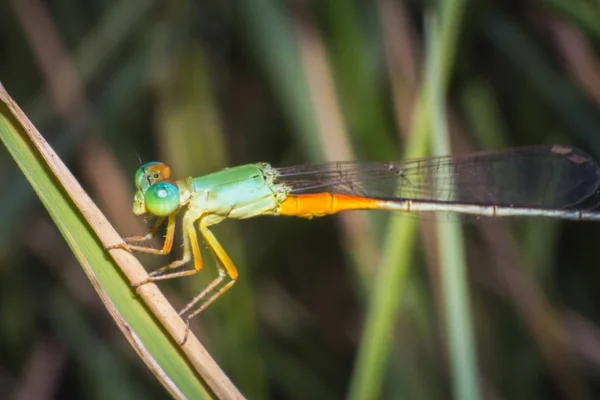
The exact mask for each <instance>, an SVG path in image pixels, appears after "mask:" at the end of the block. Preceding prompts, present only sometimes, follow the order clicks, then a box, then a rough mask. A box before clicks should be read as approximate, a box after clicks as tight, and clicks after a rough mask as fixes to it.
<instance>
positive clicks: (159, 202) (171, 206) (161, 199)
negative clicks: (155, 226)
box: [144, 182, 179, 217]
mask: <svg viewBox="0 0 600 400" xmlns="http://www.w3.org/2000/svg"><path fill="white" fill-rule="evenodd" d="M144 203H145V205H146V209H147V210H148V211H149V212H150V213H152V214H153V215H156V216H157V217H166V216H168V215H171V214H173V213H174V212H175V210H177V208H178V207H179V189H178V188H177V186H175V185H173V184H172V183H169V182H159V183H155V184H154V185H152V186H150V187H149V188H148V190H146V193H145V195H144Z"/></svg>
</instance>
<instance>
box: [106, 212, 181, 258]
mask: <svg viewBox="0 0 600 400" xmlns="http://www.w3.org/2000/svg"><path fill="white" fill-rule="evenodd" d="M176 215H177V211H176V212H174V213H173V214H171V215H169V217H168V219H167V232H166V234H165V242H164V243H163V246H162V248H161V249H154V248H152V247H144V246H137V245H133V244H129V243H119V244H116V245H112V246H108V247H107V248H106V249H107V250H113V249H123V250H127V251H131V250H135V251H139V252H141V253H150V254H160V255H164V254H169V253H170V252H171V249H172V248H173V237H174V236H175V216H176ZM164 220H165V217H160V218H158V219H157V220H156V222H155V223H154V225H152V228H151V229H150V232H148V234H147V235H146V236H130V237H127V238H125V241H126V242H144V241H146V240H150V239H152V238H153V237H154V235H156V232H158V229H159V228H160V226H161V225H162V223H163V222H164Z"/></svg>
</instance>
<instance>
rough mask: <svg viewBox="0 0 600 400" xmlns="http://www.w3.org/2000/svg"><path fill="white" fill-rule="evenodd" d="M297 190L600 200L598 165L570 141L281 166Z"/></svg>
mask: <svg viewBox="0 0 600 400" xmlns="http://www.w3.org/2000/svg"><path fill="white" fill-rule="evenodd" d="M276 171H277V174H278V178H277V181H278V182H279V183H284V184H286V185H288V186H289V187H290V188H291V192H292V193H294V194H300V193H320V192H332V193H343V194H350V195H357V196H364V197H377V198H394V199H411V200H421V201H432V202H441V203H469V204H485V205H498V206H512V207H540V208H558V209H561V208H570V207H573V206H576V205H578V206H580V207H581V206H582V203H586V202H590V204H589V205H587V204H586V206H587V207H590V208H591V207H596V206H597V205H598V204H597V203H598V198H597V196H596V195H597V192H598V189H599V187H600V166H599V165H598V163H597V162H596V161H595V160H594V159H593V158H591V157H590V156H588V155H587V154H586V153H584V152H583V151H581V150H578V149H576V148H573V147H569V146H535V147H521V148H514V149H509V150H502V151H493V152H480V153H473V154H467V155H458V156H456V155H455V156H446V157H433V158H424V159H416V160H408V161H399V162H391V163H357V162H332V163H326V164H321V165H302V166H296V167H287V168H277V169H276Z"/></svg>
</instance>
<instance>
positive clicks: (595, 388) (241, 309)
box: [0, 0, 600, 399]
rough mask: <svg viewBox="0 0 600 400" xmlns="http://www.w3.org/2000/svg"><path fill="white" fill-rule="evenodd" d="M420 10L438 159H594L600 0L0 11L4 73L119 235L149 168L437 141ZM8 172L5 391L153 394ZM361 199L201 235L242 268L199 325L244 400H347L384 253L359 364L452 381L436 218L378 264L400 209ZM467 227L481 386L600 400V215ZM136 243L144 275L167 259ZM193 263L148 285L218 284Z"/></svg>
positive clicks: (1, 384) (339, 156) (485, 391)
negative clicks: (313, 214)
mask: <svg viewBox="0 0 600 400" xmlns="http://www.w3.org/2000/svg"><path fill="white" fill-rule="evenodd" d="M432 13H435V15H436V18H437V21H439V23H440V27H441V28H440V31H439V35H438V36H435V37H434V38H433V39H434V42H435V44H434V46H433V51H434V52H436V54H437V56H438V58H439V62H440V63H441V69H442V70H441V71H440V73H441V75H442V78H441V81H440V82H438V83H439V86H441V87H442V90H447V96H446V99H447V103H446V104H447V110H446V112H447V118H448V126H449V131H450V137H451V142H452V149H453V151H454V152H468V151H473V150H477V149H498V148H505V147H511V146H519V145H529V144H548V143H564V144H573V145H576V146H578V147H581V148H582V149H584V150H585V151H587V152H588V153H590V154H591V155H593V156H594V157H596V158H598V159H600V112H599V108H598V105H599V104H600V59H599V57H598V54H599V49H600V24H599V23H598V21H600V5H599V4H598V2H595V1H592V0H572V1H560V0H546V1H493V0H488V1H470V2H469V1H439V2H424V1H418V0H405V1H399V0H398V1H391V0H374V1H358V0H352V1H346V2H339V1H334V0H322V1H303V0H296V1H276V0H255V1H253V0H238V1H217V0H202V1H195V2H185V1H174V2H156V1H153V0H123V1H115V0H113V1H106V0H104V1H89V2H79V1H73V0H67V1H60V2H59V1H54V2H52V1H51V2H43V1H41V0H23V1H20V0H14V1H10V2H8V1H3V2H1V3H0V82H2V84H3V85H4V86H5V87H6V89H7V90H8V92H9V93H10V94H11V95H12V96H13V98H14V99H15V100H16V101H17V102H18V103H19V104H20V106H21V107H22V108H23V109H24V110H25V112H26V113H27V114H28V115H29V117H30V118H31V119H32V120H33V122H34V124H35V125H36V126H37V127H38V129H39V130H40V131H41V132H42V133H43V134H44V135H45V137H46V138H47V139H48V140H49V141H50V143H51V144H52V145H53V146H54V147H55V149H56V150H57V151H58V152H59V154H60V155H61V157H62V158H63V160H65V162H66V163H67V164H68V165H69V167H70V168H71V169H72V171H73V172H74V174H75V175H76V176H77V177H78V179H79V180H80V182H81V183H82V185H83V186H84V187H85V188H86V189H88V191H89V193H90V195H91V196H92V197H93V198H94V199H95V200H96V201H97V203H98V204H99V206H100V208H101V209H102V210H103V211H104V212H105V214H106V215H107V216H108V218H109V219H110V220H111V221H112V222H113V224H114V225H115V227H116V228H117V229H118V230H119V232H121V233H122V234H123V235H124V236H128V235H132V234H141V233H143V232H144V229H145V226H146V225H147V224H145V221H144V220H143V218H139V219H136V218H135V217H134V216H133V215H131V205H132V199H133V192H134V187H133V175H134V173H135V170H136V169H137V168H138V167H139V165H140V159H141V160H142V161H143V162H146V161H151V160H160V161H163V162H165V163H167V164H168V165H170V166H171V168H172V170H173V173H174V175H175V176H176V177H185V176H190V175H191V176H197V175H201V174H205V173H208V172H211V171H214V170H217V169H220V168H223V167H226V166H231V165H237V164H244V163H249V162H257V161H268V162H270V163H272V164H273V165H275V166H284V165H293V164H299V163H315V162H322V161H327V160H350V159H356V160H361V161H384V160H395V159H400V158H401V157H402V156H403V155H404V154H405V151H406V149H407V148H410V146H409V145H408V144H407V143H409V142H410V141H413V143H414V141H415V140H419V138H418V137H415V135H416V134H420V135H428V134H429V133H428V129H427V125H428V122H429V115H428V114H427V112H422V113H421V114H420V116H419V117H414V116H415V115H416V114H415V110H421V111H422V110H423V108H419V107H417V104H424V103H419V101H418V100H417V99H418V98H419V90H420V89H419V88H420V87H421V86H422V85H421V83H422V82H423V81H424V80H425V68H424V62H425V61H424V60H425V53H426V51H425V45H424V43H425V41H426V40H427V39H426V38H427V35H426V33H425V30H426V29H425V27H426V26H427V24H426V22H425V21H426V19H427V15H433V14H432ZM429 83H431V82H429ZM415 121H416V122H415ZM413 123H415V124H421V125H420V126H421V129H418V128H415V127H414V125H411V124H413ZM411 126H412V128H411ZM411 133H412V134H413V136H412V137H411ZM0 163H1V164H0V180H1V181H2V186H3V188H4V190H3V191H2V194H1V195H0V220H1V221H2V223H1V224H0V392H1V393H2V397H4V396H5V395H6V396H7V397H9V398H13V399H34V398H35V399H41V398H61V399H62V398H90V399H108V398H111V399H122V398H123V399H124V398H157V399H160V398H167V394H166V393H165V392H164V391H163V389H162V388H161V387H160V386H159V384H158V383H157V381H156V380H155V379H154V377H153V376H152V375H151V374H150V373H149V371H148V370H147V369H146V367H145V366H144V365H143V364H142V363H141V362H140V361H139V360H138V359H137V356H136V355H135V353H134V352H133V351H132V350H131V348H130V347H129V345H128V344H127V342H126V341H125V340H124V338H123V337H122V335H121V333H120V332H119V331H118V330H117V329H116V327H115V325H114V323H113V321H112V320H111V319H110V318H109V316H108V314H107V312H106V311H105V310H104V308H103V306H102V304H101V302H100V301H99V300H98V298H97V296H96V294H95V292H94V291H93V289H92V286H91V285H90V284H89V282H88V281H87V280H86V279H85V276H84V274H83V273H82V271H81V269H80V268H79V267H78V265H77V262H76V261H75V259H74V257H73V256H72V254H71V253H70V250H69V248H68V247H67V246H66V244H65V243H64V241H63V239H62V238H61V236H60V234H59V232H58V231H57V230H56V228H55V227H54V226H53V225H52V222H51V221H50V219H49V218H48V216H47V214H46V212H45V210H44V209H43V208H42V207H41V205H40V203H39V201H38V200H37V198H36V197H35V195H34V193H33V191H32V190H31V189H30V188H29V186H28V184H27V182H26V181H25V179H24V178H23V176H22V175H21V173H20V172H19V171H18V170H17V168H16V166H15V165H14V163H13V162H12V160H11V159H10V157H9V156H8V155H7V153H5V152H2V153H0ZM371 214H373V213H371ZM371 214H368V213H351V214H348V215H344V216H336V217H330V218H322V219H315V220H312V221H307V220H302V219H291V218H288V219H285V218H270V217H265V218H258V219H254V220H247V221H231V222H226V223H223V224H221V225H220V226H217V227H215V229H214V231H215V234H216V235H217V236H218V238H219V239H220V241H221V243H222V244H223V246H224V247H225V248H226V249H227V251H228V252H229V254H230V255H231V258H232V259H233V260H234V262H235V264H236V265H237V267H238V269H239V270H240V273H241V277H240V279H239V280H238V282H237V283H236V285H235V286H234V287H233V289H232V290H231V291H230V292H228V293H227V295H226V296H223V297H222V298H220V299H219V300H218V301H217V302H216V303H215V304H214V305H213V306H211V307H209V309H208V310H206V311H205V312H203V313H202V315H201V316H199V317H198V318H196V319H195V321H194V324H193V330H194V332H195V333H196V334H197V335H198V336H199V337H200V338H201V340H202V341H203V343H204V344H205V345H206V346H207V347H208V348H209V350H210V351H211V354H212V355H213V356H214V357H215V359H216V360H217V361H218V362H219V363H220V365H221V366H222V367H223V369H224V370H225V372H226V373H227V374H228V375H229V377H230V378H231V379H232V381H233V382H234V383H235V384H236V385H237V386H238V388H239V389H240V390H241V391H242V393H244V394H245V395H246V396H247V397H248V398H252V399H260V398H282V399H306V398H311V399H321V398H322V399H332V398H343V397H345V396H347V395H348V393H349V390H350V389H349V388H350V387H354V390H355V389H356V385H358V384H357V383H356V382H357V381H358V378H357V376H358V375H360V373H357V372H356V370H355V368H357V353H358V352H359V350H358V349H359V348H360V346H361V344H360V343H361V338H362V337H363V331H364V327H365V324H366V323H368V322H366V321H369V319H370V318H373V319H376V318H374V317H372V315H370V314H369V310H370V308H369V304H370V300H369V299H370V298H371V296H372V294H373V293H374V291H377V290H378V287H377V286H375V287H374V285H375V284H374V283H373V282H374V279H375V276H376V274H377V271H378V270H379V268H380V266H381V265H383V264H385V263H386V262H387V263H388V264H391V265H395V264H396V263H398V264H399V263H403V264H402V265H406V266H407V267H406V268H407V269H406V274H404V273H401V274H399V276H398V280H397V281H395V282H394V284H397V297H398V299H397V302H398V303H399V308H398V309H397V310H396V309H395V308H394V307H393V306H392V307H391V310H392V311H393V316H394V317H393V318H390V319H389V328H390V329H391V332H390V334H389V335H388V336H387V337H386V336H385V333H384V334H383V336H384V337H386V340H384V342H385V343H383V346H384V350H385V351H383V350H381V348H380V349H379V351H383V352H384V355H385V356H387V357H384V358H383V359H380V360H379V364H378V365H377V366H375V367H371V366H367V367H364V366H363V368H365V369H366V370H367V372H368V371H371V372H372V371H373V370H374V369H375V370H377V371H381V373H380V374H379V375H380V376H379V378H381V379H382V382H383V386H382V387H381V388H379V387H378V384H374V386H371V387H372V388H374V389H372V390H373V391H371V392H368V393H370V394H371V395H372V397H371V398H399V397H402V398H409V399H420V398H423V399H438V398H440V399H443V398H450V397H452V396H453V395H452V393H453V392H452V391H453V388H456V386H457V385H458V386H460V384H459V383H457V382H456V379H455V378H454V377H455V376H460V371H458V373H457V371H456V368H457V365H460V364H456V363H452V362H451V360H450V359H451V358H452V356H450V355H449V353H451V352H449V351H448V348H449V347H448V343H449V342H451V340H452V339H451V338H450V337H449V335H448V333H447V332H448V329H447V325H446V322H447V319H448V316H449V315H451V313H447V310H445V308H444V307H445V304H448V301H449V299H448V298H447V295H448V294H447V293H446V292H445V291H444V290H442V287H443V286H444V284H443V283H442V281H443V277H442V274H441V272H440V271H441V269H440V268H441V267H440V260H441V261H443V260H444V258H445V257H446V254H445V253H444V252H443V251H442V252H440V251H439V250H437V249H438V248H437V246H436V234H435V230H434V225H432V223H431V221H423V222H419V224H418V228H417V230H416V238H415V240H414V245H411V246H410V249H411V251H405V252H403V253H402V254H400V255H396V256H395V257H396V258H393V257H392V258H390V257H391V256H389V254H390V252H392V253H393V248H394V243H393V242H391V243H390V237H393V236H390V235H388V233H389V232H390V231H389V230H388V229H387V226H388V225H390V224H388V222H389V221H390V220H391V219H393V218H391V217H390V215H389V214H384V213H380V214H377V213H375V214H377V215H371ZM401 219H402V218H401ZM404 219H406V218H404ZM407 220H412V219H411V218H408V219H407ZM146 222H149V221H146ZM400 223H402V222H400ZM390 230H391V229H390ZM407 230H409V229H408V228H407ZM464 238H465V248H466V258H467V268H468V276H467V279H466V284H467V286H466V292H467V293H468V296H469V297H470V301H471V307H470V309H469V307H468V306H467V309H466V310H462V311H463V312H466V313H467V314H469V311H470V313H471V315H472V326H469V327H467V328H466V330H467V332H468V331H470V330H472V333H473V335H472V337H468V336H466V337H465V338H464V339H465V341H466V342H468V343H469V345H470V346H471V348H472V349H474V351H475V352H476V369H477V373H476V376H474V375H473V374H471V377H474V378H475V379H476V388H477V389H478V390H479V392H480V394H481V395H482V396H483V397H485V398H510V399H531V398H594V397H598V396H600V385H599V383H600V380H599V379H598V378H599V375H600V329H599V327H598V325H597V324H596V321H597V320H598V319H600V310H598V304H600V295H599V294H598V291H597V282H598V281H599V279H600V272H599V271H600V269H599V268H598V267H597V266H598V254H597V251H596V249H597V247H596V246H597V243H598V240H600V225H598V224H597V223H587V222H581V223H575V222H560V221H547V220H543V221H542V220H519V221H510V222H491V223H484V224H480V223H475V224H468V225H465V230H464ZM177 239H179V236H177V237H176V240H177ZM390 249H391V250H390ZM174 253H175V254H174V255H173V257H175V256H177V255H179V247H178V246H175V252H174ZM140 258H141V260H142V262H144V264H145V265H146V266H147V267H148V269H152V268H157V267H159V266H161V265H163V264H164V263H165V262H166V261H167V258H165V257H162V258H161V257H156V256H155V257H152V256H144V255H142V256H140ZM400 258H402V259H400ZM205 259H206V260H207V261H206V264H205V266H206V267H205V272H203V273H202V274H200V275H199V276H196V277H193V278H187V279H180V280H175V281H171V282H164V283H161V284H160V288H161V289H162V290H163V291H164V292H165V294H166V295H167V296H168V297H169V298H170V299H171V301H172V303H173V304H174V305H175V307H176V308H181V307H183V305H184V304H186V302H187V301H188V299H190V298H191V297H192V296H193V295H194V294H195V293H197V292H198V291H199V290H200V288H201V287H202V285H203V284H206V283H207V282H208V281H210V280H211V279H212V278H213V277H214V276H215V275H214V274H215V268H214V263H213V262H212V260H211V259H210V257H208V254H206V255H205ZM390 260H391V261H390ZM396 305H397V304H396ZM373 329H376V328H373ZM374 337H377V336H374ZM365 348H366V349H370V348H369V347H368V346H366V347H364V348H363V351H366V350H364V349H365ZM369 351H370V350H369ZM466 351H467V352H468V351H471V350H468V349H467V350H466ZM460 352H461V351H460V349H459V353H460ZM363 356H364V354H363ZM373 368H374V369H373ZM467 369H468V368H467ZM358 370H360V367H358ZM353 393H354V394H356V393H357V392H353ZM454 393H457V392H454ZM363 394H364V392H363Z"/></svg>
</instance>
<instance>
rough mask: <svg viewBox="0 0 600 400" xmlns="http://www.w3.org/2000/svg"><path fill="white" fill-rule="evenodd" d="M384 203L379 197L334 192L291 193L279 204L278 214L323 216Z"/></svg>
mask: <svg viewBox="0 0 600 400" xmlns="http://www.w3.org/2000/svg"><path fill="white" fill-rule="evenodd" d="M383 203H384V202H382V201H381V200H377V199H369V198H365V197H359V196H348V195H344V194H334V193H316V194H302V195H298V196H294V195H291V196H288V197H287V198H286V199H285V200H284V201H283V202H282V203H281V204H280V205H279V210H278V212H277V215H288V216H295V217H302V218H313V217H322V216H324V215H330V214H336V213H338V212H340V211H349V210H376V209H382V208H383V207H382V204H383Z"/></svg>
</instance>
